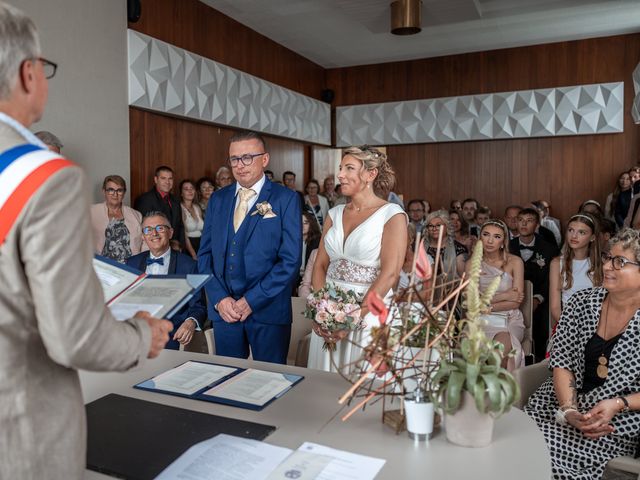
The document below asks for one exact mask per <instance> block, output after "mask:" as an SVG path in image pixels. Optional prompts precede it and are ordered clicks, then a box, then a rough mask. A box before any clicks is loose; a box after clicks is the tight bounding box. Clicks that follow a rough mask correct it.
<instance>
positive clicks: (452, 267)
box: [425, 210, 467, 280]
mask: <svg viewBox="0 0 640 480" xmlns="http://www.w3.org/2000/svg"><path fill="white" fill-rule="evenodd" d="M426 222H427V226H426V227H425V232H426V233H425V246H426V247H427V253H428V254H429V255H430V256H431V258H433V259H435V258H436V256H437V251H438V248H437V247H438V235H439V231H440V226H443V228H444V229H443V232H442V246H441V249H440V262H439V266H438V275H440V274H446V276H447V279H448V280H453V279H455V278H458V277H460V276H461V275H462V274H463V272H464V257H465V255H466V254H467V249H466V248H465V247H464V246H463V245H462V244H460V243H458V242H457V241H456V240H455V239H454V233H453V228H452V227H451V223H450V219H449V214H448V213H447V211H446V210H436V211H435V212H432V213H430V214H429V215H427V219H426Z"/></svg>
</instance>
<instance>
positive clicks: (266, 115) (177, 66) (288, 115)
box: [127, 30, 331, 145]
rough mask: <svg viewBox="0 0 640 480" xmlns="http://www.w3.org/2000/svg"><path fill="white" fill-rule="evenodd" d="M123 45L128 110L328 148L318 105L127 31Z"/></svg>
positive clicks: (323, 110) (326, 119) (324, 110)
mask: <svg viewBox="0 0 640 480" xmlns="http://www.w3.org/2000/svg"><path fill="white" fill-rule="evenodd" d="M127 44H128V64H129V69H128V71H129V105H131V106H136V107H141V108H145V109H148V110H154V111H157V112H162V113H168V114H171V115H178V116H183V117H188V118H193V119H197V120H199V121H204V122H211V123H215V124H218V125H227V126H230V127H236V128H243V129H247V130H255V131H259V132H263V133H268V134H272V135H277V136H280V137H287V138H291V139H295V140H302V141H306V142H311V143H318V144H322V145H330V144H331V109H330V106H329V105H328V104H326V103H324V102H320V101H318V100H315V99H313V98H310V97H307V96H305V95H302V94H299V93H296V92H293V91H292V90H289V89H287V88H283V87H281V86H279V85H276V84H274V83H271V82H267V81H265V80H262V79H260V78H258V77H254V76H253V75H249V74H247V73H244V72H241V71H240V70H236V69H234V68H230V67H227V66H226V65H223V64H221V63H218V62H215V61H213V60H209V59H207V58H204V57H202V56H200V55H196V54H194V53H191V52H188V51H186V50H184V49H181V48H177V47H174V46H173V45H170V44H168V43H165V42H162V41H160V40H157V39H155V38H152V37H149V36H148V35H144V34H141V33H138V32H135V31H133V30H128V31H127Z"/></svg>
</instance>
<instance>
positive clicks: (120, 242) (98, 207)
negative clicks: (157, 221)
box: [91, 175, 142, 263]
mask: <svg viewBox="0 0 640 480" xmlns="http://www.w3.org/2000/svg"><path fill="white" fill-rule="evenodd" d="M126 192H127V184H126V182H125V180H124V178H122V177H121V176H120V175H107V176H106V177H105V179H104V181H103V182H102V194H103V195H104V202H101V203H96V204H94V205H91V229H92V231H93V240H94V252H95V253H97V254H100V255H103V256H105V257H107V258H111V259H112V260H115V261H116V262H120V263H125V262H126V261H127V259H128V258H129V257H130V256H131V255H136V254H138V253H140V249H141V248H142V234H141V232H140V222H142V215H141V214H140V212H138V211H136V210H134V209H133V208H130V207H127V206H126V205H124V204H123V199H124V194H125V193H126Z"/></svg>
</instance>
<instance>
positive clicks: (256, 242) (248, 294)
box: [198, 179, 302, 325]
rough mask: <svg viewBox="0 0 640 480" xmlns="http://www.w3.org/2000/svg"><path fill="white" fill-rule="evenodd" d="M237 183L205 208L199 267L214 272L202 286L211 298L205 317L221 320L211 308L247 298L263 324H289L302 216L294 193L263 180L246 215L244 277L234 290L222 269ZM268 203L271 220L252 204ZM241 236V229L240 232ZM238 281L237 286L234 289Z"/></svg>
mask: <svg viewBox="0 0 640 480" xmlns="http://www.w3.org/2000/svg"><path fill="white" fill-rule="evenodd" d="M235 192H236V184H235V183H234V184H232V185H229V186H228V187H225V188H223V189H222V190H219V191H217V192H215V193H214V194H213V196H212V197H211V199H210V201H209V206H208V207H207V214H206V216H205V224H204V229H203V231H202V239H201V241H200V249H199V250H198V269H199V270H200V272H201V273H208V274H213V279H212V280H211V281H210V282H209V283H208V284H207V285H206V286H205V290H206V292H207V297H208V300H209V318H211V320H212V321H214V322H221V321H223V320H222V318H221V317H220V315H219V314H218V312H217V311H216V310H215V309H214V306H215V305H216V304H217V303H218V302H219V301H220V300H222V299H223V298H226V297H233V298H234V299H236V300H238V299H240V298H242V297H245V298H246V300H247V302H248V303H249V306H250V307H251V310H252V314H251V318H252V319H253V320H254V321H256V322H259V323H263V324H279V325H284V324H290V323H291V288H292V284H293V282H294V281H295V280H296V279H297V277H298V274H299V270H300V262H301V258H300V257H301V255H302V213H301V208H300V200H299V198H298V194H297V193H296V192H294V191H292V190H289V189H288V188H285V187H283V186H281V185H278V184H275V183H272V182H271V181H269V180H268V179H266V180H265V183H264V186H263V187H262V190H261V191H260V195H259V196H258V198H257V200H256V203H255V204H254V205H253V206H252V207H251V210H249V212H248V213H247V216H246V218H245V219H244V222H243V224H242V227H241V229H246V231H244V232H243V235H242V244H241V245H239V246H238V249H239V252H240V254H239V256H240V257H241V258H240V259H238V258H237V257H236V258H235V259H234V261H238V260H241V261H242V262H243V266H244V269H243V270H244V274H243V278H242V279H241V282H238V280H237V279H236V280H235V285H236V288H235V289H233V290H232V288H231V287H230V285H231V282H230V280H229V278H228V274H229V272H228V270H225V265H226V261H227V258H226V256H227V249H228V247H229V243H230V242H232V240H233V238H234V237H233V230H232V228H230V225H229V222H233V211H234V210H235V203H236V196H235ZM261 202H269V203H270V204H271V207H272V210H273V212H274V213H275V214H276V216H275V217H272V218H264V217H263V216H262V215H260V214H259V213H256V214H255V215H252V213H253V212H256V205H257V204H259V203H261ZM239 232H240V230H239ZM239 283H240V285H241V286H240V288H237V286H238V284H239Z"/></svg>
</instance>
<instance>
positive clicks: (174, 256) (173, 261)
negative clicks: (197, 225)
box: [167, 250, 178, 275]
mask: <svg viewBox="0 0 640 480" xmlns="http://www.w3.org/2000/svg"><path fill="white" fill-rule="evenodd" d="M177 264H178V252H176V251H175V250H171V254H170V255H169V271H168V272H167V274H168V275H175V273H176V265H177Z"/></svg>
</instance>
